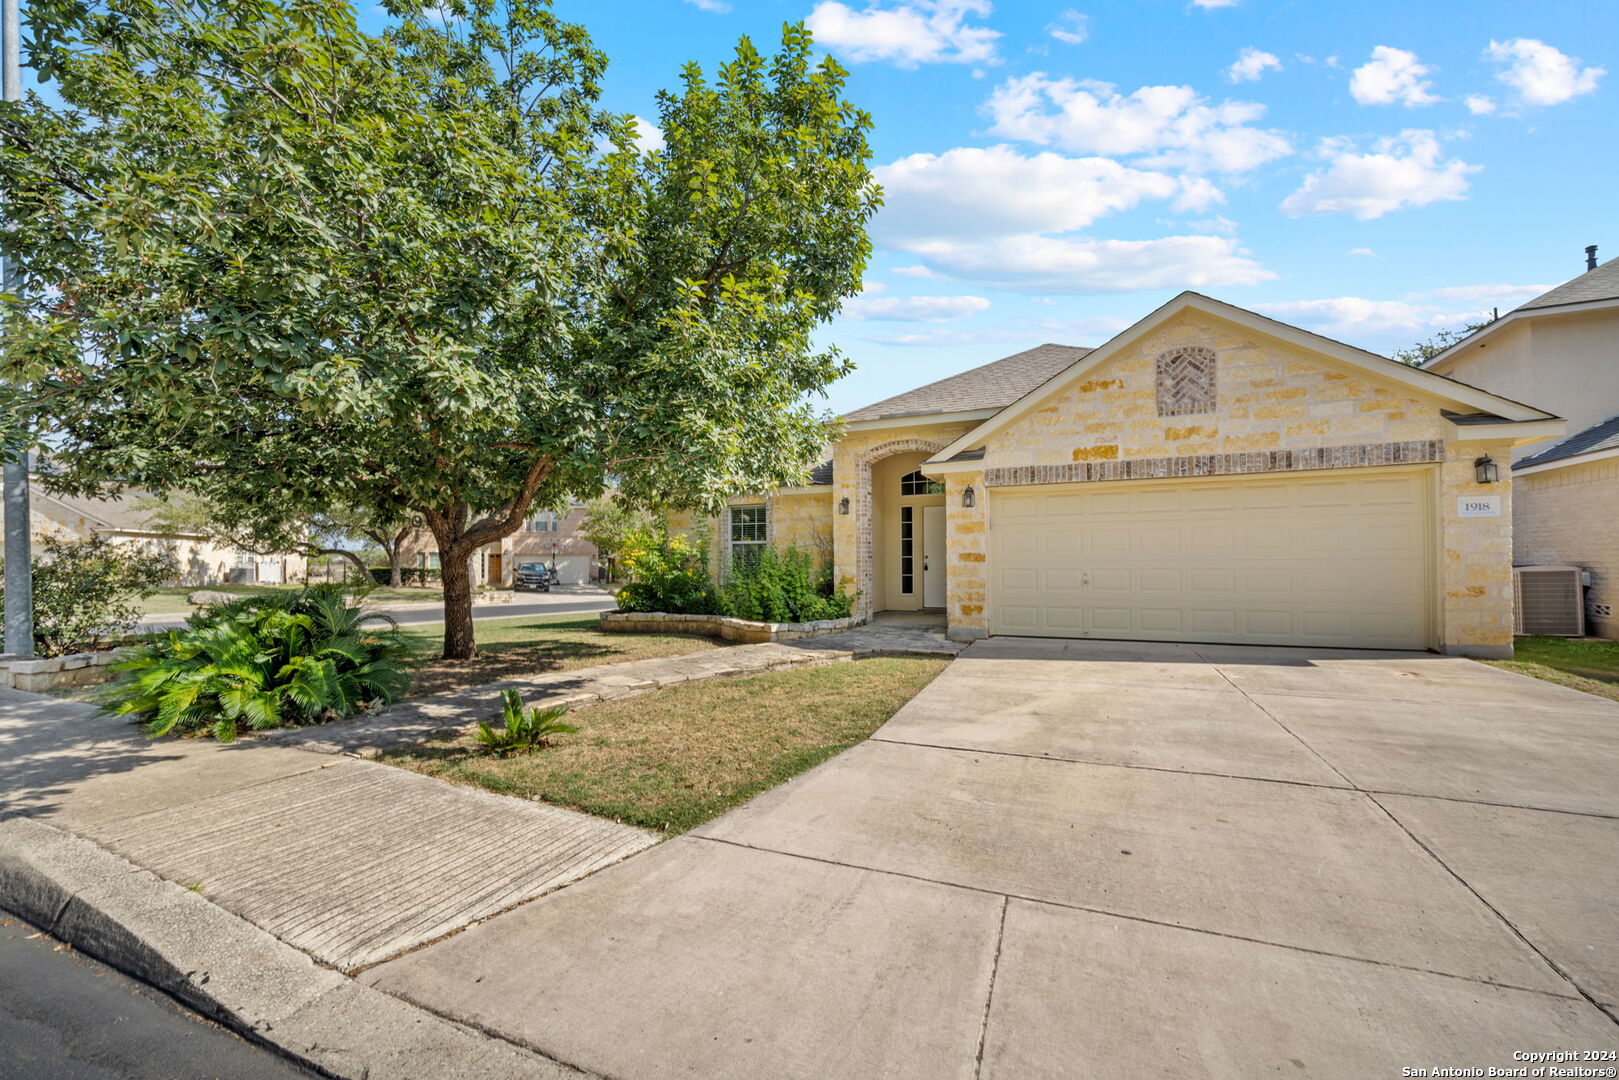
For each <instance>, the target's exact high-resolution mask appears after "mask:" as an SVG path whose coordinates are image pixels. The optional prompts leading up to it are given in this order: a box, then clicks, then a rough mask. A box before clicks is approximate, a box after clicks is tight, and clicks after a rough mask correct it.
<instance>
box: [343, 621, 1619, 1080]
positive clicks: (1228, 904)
mask: <svg viewBox="0 0 1619 1080" xmlns="http://www.w3.org/2000/svg"><path fill="white" fill-rule="evenodd" d="M1616 781H1619V705H1615V704H1614V703H1612V702H1608V701H1605V700H1602V699H1599V698H1595V697H1591V696H1588V695H1585V694H1581V693H1579V692H1577V691H1572V690H1567V689H1564V688H1561V687H1557V686H1554V685H1551V684H1548V683H1542V682H1538V681H1535V680H1532V679H1528V678H1525V677H1522V676H1518V675H1513V674H1509V673H1507V672H1503V671H1499V670H1496V669H1493V668H1489V667H1486V666H1484V665H1481V664H1476V663H1473V662H1471V661H1468V660H1462V659H1455V658H1444V657H1433V656H1425V655H1420V654H1411V653H1365V652H1358V653H1357V652H1329V651H1322V650H1304V649H1297V650H1293V649H1259V648H1238V647H1223V646H1182V645H1140V644H1125V643H1108V642H1063V641H1049V642H1048V641H1032V640H1027V639H993V640H990V641H985V642H980V643H978V644H976V645H974V646H973V647H972V648H971V649H969V650H967V652H966V653H964V654H963V655H962V657H961V658H960V659H958V660H956V661H955V662H954V663H953V664H952V665H951V666H950V667H949V669H947V670H946V672H945V673H944V674H943V675H941V676H940V677H939V678H938V679H937V680H935V681H934V682H933V683H932V684H931V685H930V686H929V687H928V688H927V689H926V690H924V691H923V692H922V693H921V694H920V695H918V696H917V697H916V698H915V699H914V700H913V701H912V702H911V703H910V704H909V705H907V706H906V707H905V708H904V709H902V710H901V711H900V712H899V713H898V714H897V715H895V717H894V718H893V719H892V720H891V721H889V723H888V724H887V725H885V726H884V727H883V728H882V729H881V730H880V731H879V732H878V733H877V735H876V736H875V737H873V738H872V739H871V740H869V741H868V742H866V743H863V744H861V745H859V746H857V747H855V748H853V749H851V750H849V751H847V752H846V753H844V754H842V755H840V756H839V757H837V758H835V759H833V760H832V761H829V762H827V763H826V764H824V765H822V766H820V767H819V768H817V769H814V770H812V771H811V772H809V773H806V774H804V775H803V776H801V777H799V778H798V779H797V780H794V781H793V782H791V783H788V784H786V785H784V786H782V787H780V788H777V789H775V790H773V791H770V792H768V793H766V794H764V795H762V796H760V797H759V798H757V799H755V800H753V801H752V802H751V803H749V804H747V805H746V806H743V807H741V808H740V809H738V810H736V811H733V812H732V813H730V814H727V815H726V816H724V817H722V818H719V819H717V820H716V821H714V822H711V823H710V824H709V825H707V826H705V827H703V828H701V829H698V830H696V831H695V832H694V833H691V834H689V835H687V836H684V837H680V838H678V839H675V840H672V841H670V842H668V843H665V844H663V845H661V846H659V847H657V848H654V849H652V850H651V851H648V852H646V853H643V854H641V855H639V856H637V857H635V858H633V859H630V860H628V861H627V862H624V863H621V864H619V865H617V866H615V867H612V868H610V869H608V870H606V871H604V872H602V873H600V874H598V875H596V876H595V877H593V878H590V879H588V880H586V881H584V882H582V883H580V884H577V885H574V886H572V887H570V888H567V889H565V890H563V891H561V892H559V893H557V894H555V895H553V896H551V897H548V898H544V899H542V900H539V901H536V902H534V903H531V904H527V905H525V906H523V907H520V908H517V909H515V910H513V911H511V912H508V913H506V914H504V915H501V916H498V917H496V918H494V919H491V920H489V921H487V922H485V923H483V924H482V925H480V926H477V927H475V928H474V929H472V930H469V931H467V932H465V933H462V934H459V935H457V936H455V937H452V938H449V939H446V940H445V941H442V942H440V943H437V944H434V945H431V946H428V947H427V948H425V949H423V950H421V951H418V952H416V953H413V954H411V955H408V956H405V957H402V958H400V959H398V960H394V961H392V962H390V963H387V964H384V965H382V966H380V967H378V968H374V969H372V970H371V971H370V972H369V973H368V974H367V976H365V977H366V978H367V979H368V980H369V981H372V982H374V983H375V984H376V985H378V986H380V987H382V988H383V989H385V990H389V991H391V992H393V993H396V994H399V995H401V996H404V997H406V998H408V999H410V1000H413V1001H416V1002H418V1003H420V1004H423V1005H426V1006H428V1007H430V1008H433V1009H436V1010H438V1011H440V1012H444V1013H447V1014H450V1015H453V1016H456V1017H459V1018H461V1019H464V1020H467V1021H469V1022H472V1023H474V1024H477V1025H479V1026H481V1027H484V1028H487V1029H490V1030H493V1031H496V1032H499V1033H501V1034H504V1035H506V1036H507V1037H510V1038H514V1039H517V1040H519V1041H522V1042H524V1043H527V1044H529V1045H531V1046H533V1047H535V1048H537V1049H539V1050H541V1051H543V1052H545V1053H547V1054H550V1055H552V1056H554V1057H556V1058H558V1059H560V1060H562V1061H565V1062H568V1063H571V1064H574V1065H577V1066H580V1067H582V1068H585V1069H589V1070H592V1071H595V1072H599V1073H602V1074H605V1075H608V1076H613V1077H620V1078H624V1080H639V1078H643V1077H695V1076H700V1077H716V1078H717V1077H736V1078H744V1077H746V1078H753V1077H765V1076H769V1077H827V1076H839V1077H884V1078H888V1077H916V1078H929V1080H932V1078H942V1077H963V1078H967V1077H1001V1078H1027V1077H1069V1076H1074V1077H1091V1076H1094V1077H1115V1076H1117V1077H1134V1076H1143V1075H1173V1076H1218V1077H1232V1078H1238V1077H1241V1078H1247V1077H1253V1076H1259V1075H1285V1076H1317V1077H1322V1076H1325V1077H1383V1076H1389V1077H1393V1076H1400V1075H1401V1070H1402V1068H1406V1067H1420V1068H1431V1067H1434V1066H1440V1067H1476V1068H1488V1067H1489V1066H1496V1067H1512V1066H1515V1065H1520V1064H1523V1062H1522V1061H1518V1060H1515V1059H1514V1057H1513V1055H1514V1053H1515V1052H1538V1051H1548V1050H1579V1051H1585V1050H1590V1051H1612V1050H1615V1049H1619V1023H1616V1018H1615V1014H1616V1012H1619V1009H1616V1004H1619V914H1616V912H1619V904H1616V901H1615V897H1616V896H1619V782H1616ZM1575 1064H1578V1062H1575ZM1587 1064H1588V1065H1596V1066H1597V1067H1602V1068H1606V1067H1608V1066H1609V1065H1611V1064H1612V1062H1606V1063H1603V1062H1592V1063H1587ZM1596 1075H1602V1074H1596Z"/></svg>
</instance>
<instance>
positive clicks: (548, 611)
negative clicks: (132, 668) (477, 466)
mask: <svg viewBox="0 0 1619 1080" xmlns="http://www.w3.org/2000/svg"><path fill="white" fill-rule="evenodd" d="M518 595H519V596H520V597H521V599H514V600H513V601H512V602H511V603H509V604H477V605H474V606H473V608H472V617H473V618H474V619H512V618H521V617H522V616H524V615H566V614H570V613H577V612H586V611H611V610H613V608H614V607H616V606H617V602H616V601H615V600H614V599H613V598H612V597H611V596H609V595H607V594H605V593H594V592H588V593H587V592H577V593H575V592H567V593H561V592H558V593H520V594H518ZM378 610H379V611H383V612H386V613H387V614H389V615H392V616H393V617H394V619H395V620H397V621H398V623H399V625H401V626H417V625H421V624H422V623H436V622H443V621H444V615H443V613H442V611H441V610H440V609H439V608H438V607H436V606H435V607H410V608H387V607H384V608H379V609H378ZM183 622H184V620H183V618H178V617H175V616H173V615H169V616H164V615H155V616H149V617H147V618H145V619H142V620H141V622H140V624H139V627H138V628H139V629H141V630H159V629H162V628H164V627H167V626H179V625H182V624H183Z"/></svg>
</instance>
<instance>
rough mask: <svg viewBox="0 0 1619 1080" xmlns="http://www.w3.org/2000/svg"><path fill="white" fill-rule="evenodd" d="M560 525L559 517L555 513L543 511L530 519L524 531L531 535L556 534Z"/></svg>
mask: <svg viewBox="0 0 1619 1080" xmlns="http://www.w3.org/2000/svg"><path fill="white" fill-rule="evenodd" d="M560 525H561V523H560V522H559V521H557V516H556V515H555V514H554V513H552V512H551V511H549V510H542V511H541V512H540V513H538V514H535V515H534V516H533V517H531V518H529V519H528V522H527V524H526V525H525V526H524V529H525V530H526V531H528V532H531V533H554V532H556V531H557V530H558V528H559V527H560Z"/></svg>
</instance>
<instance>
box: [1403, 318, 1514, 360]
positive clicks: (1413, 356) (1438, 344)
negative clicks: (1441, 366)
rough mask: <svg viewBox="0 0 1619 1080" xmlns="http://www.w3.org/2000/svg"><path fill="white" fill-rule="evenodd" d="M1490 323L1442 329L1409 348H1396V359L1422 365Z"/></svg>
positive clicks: (1476, 323)
mask: <svg viewBox="0 0 1619 1080" xmlns="http://www.w3.org/2000/svg"><path fill="white" fill-rule="evenodd" d="M1488 325H1490V324H1489V322H1487V321H1486V322H1475V323H1468V324H1467V325H1466V326H1463V327H1462V328H1461V329H1460V330H1441V331H1439V332H1438V333H1437V334H1435V335H1434V336H1433V337H1431V338H1428V339H1427V340H1426V341H1419V342H1417V343H1416V344H1415V345H1412V346H1410V347H1409V348H1405V349H1396V350H1394V359H1396V360H1398V361H1399V362H1400V363H1402V364H1410V365H1411V366H1412V367H1421V366H1422V365H1423V364H1426V363H1427V362H1428V361H1429V360H1432V359H1433V358H1434V357H1436V356H1438V355H1439V354H1440V353H1442V352H1444V351H1445V350H1446V349H1448V348H1450V347H1451V346H1452V345H1454V344H1456V343H1457V342H1458V341H1460V340H1462V339H1463V338H1465V337H1467V336H1468V335H1470V334H1474V333H1477V332H1478V331H1480V330H1482V329H1484V328H1485V327H1486V326H1488Z"/></svg>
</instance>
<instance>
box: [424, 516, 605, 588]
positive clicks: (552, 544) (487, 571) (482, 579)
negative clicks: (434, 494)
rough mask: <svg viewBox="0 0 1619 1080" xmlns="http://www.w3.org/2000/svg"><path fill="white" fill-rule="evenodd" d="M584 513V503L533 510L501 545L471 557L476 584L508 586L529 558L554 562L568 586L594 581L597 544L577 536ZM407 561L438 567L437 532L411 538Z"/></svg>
mask: <svg viewBox="0 0 1619 1080" xmlns="http://www.w3.org/2000/svg"><path fill="white" fill-rule="evenodd" d="M586 513H587V511H586V508H585V505H584V504H583V503H574V504H573V505H571V506H569V507H568V509H567V510H566V511H564V512H562V513H557V512H556V511H552V510H535V511H533V512H531V513H530V514H529V517H528V520H526V521H524V522H523V527H522V528H521V529H519V530H518V531H517V532H515V533H513V534H512V535H511V536H508V537H506V538H504V539H502V540H500V541H498V542H497V543H493V544H487V545H485V546H484V547H482V548H480V549H479V550H478V553H477V554H476V555H474V556H473V558H472V583H473V584H474V585H491V586H495V587H501V588H504V587H508V586H510V585H511V583H512V569H513V568H514V567H515V566H517V564H518V563H528V562H543V563H544V564H545V565H547V566H555V567H556V571H557V579H558V580H559V581H560V582H561V583H562V584H564V585H579V584H583V583H585V582H588V581H594V580H595V579H596V571H597V568H598V567H599V565H600V563H599V562H598V560H597V552H596V545H595V544H592V543H591V542H590V541H589V540H586V539H585V538H584V537H583V536H581V535H580V534H579V528H580V526H581V525H583V524H584V520H585V516H586ZM404 560H405V565H406V566H418V567H430V568H433V569H437V568H438V565H439V553H438V542H437V541H436V540H434V539H433V534H432V533H431V532H429V531H427V530H426V529H423V530H420V531H418V532H417V533H416V534H415V535H414V536H412V537H411V538H410V539H409V540H407V541H406V542H405V548H404Z"/></svg>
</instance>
